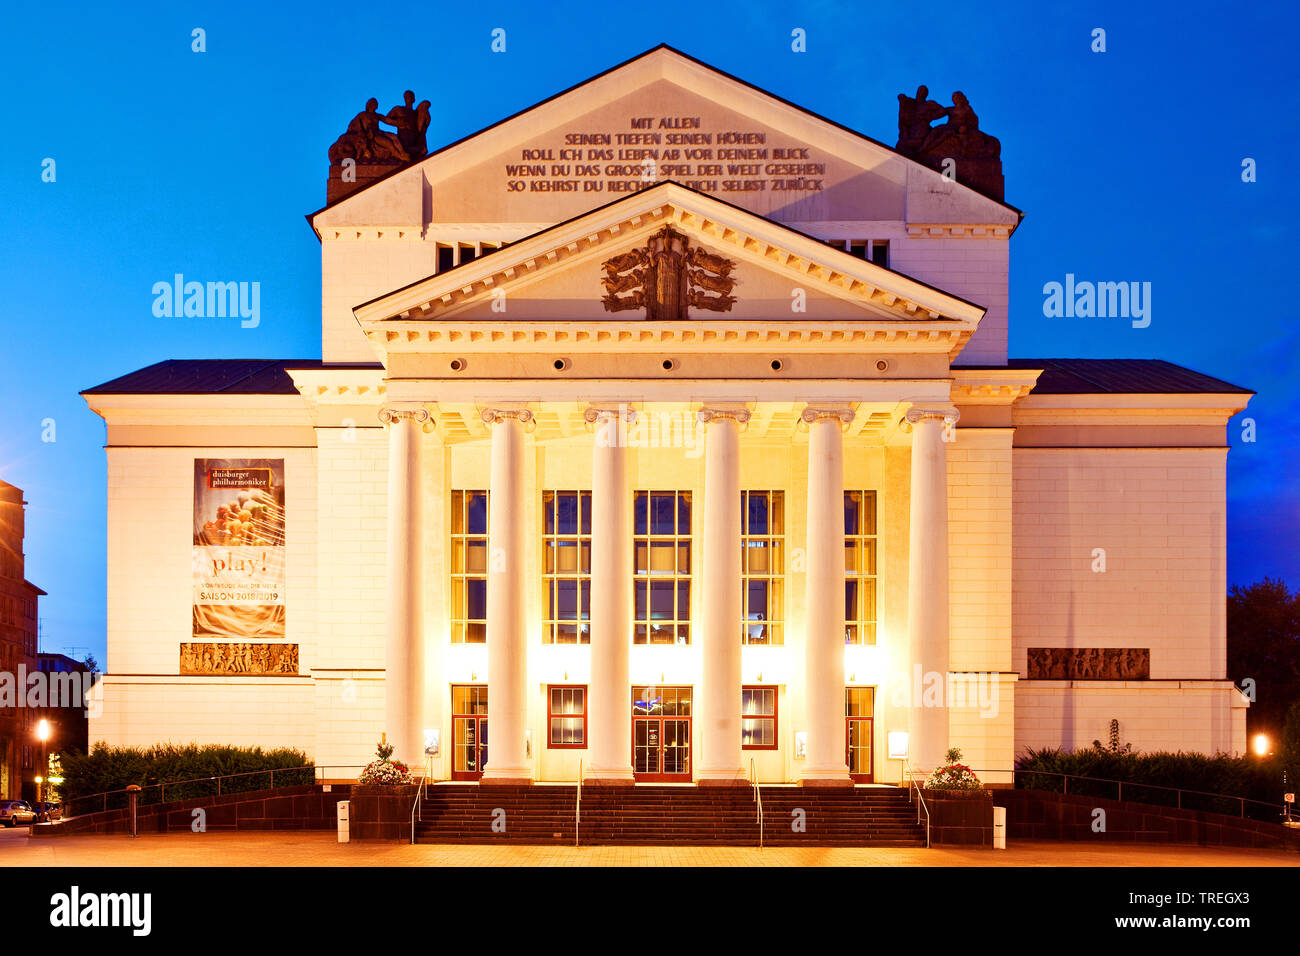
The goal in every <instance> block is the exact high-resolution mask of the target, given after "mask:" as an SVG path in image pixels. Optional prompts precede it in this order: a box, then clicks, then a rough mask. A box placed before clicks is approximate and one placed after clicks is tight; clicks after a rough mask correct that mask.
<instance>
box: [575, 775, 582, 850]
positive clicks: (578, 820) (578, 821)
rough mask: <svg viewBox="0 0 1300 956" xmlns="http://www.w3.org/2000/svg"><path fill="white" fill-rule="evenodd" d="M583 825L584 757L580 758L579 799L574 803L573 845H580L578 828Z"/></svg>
mask: <svg viewBox="0 0 1300 956" xmlns="http://www.w3.org/2000/svg"><path fill="white" fill-rule="evenodd" d="M581 826H582V758H581V757H579V758H578V801H577V803H575V804H574V805H573V845H574V846H577V845H578V829H579V828H580V827H581Z"/></svg>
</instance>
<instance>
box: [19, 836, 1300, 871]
mask: <svg viewBox="0 0 1300 956" xmlns="http://www.w3.org/2000/svg"><path fill="white" fill-rule="evenodd" d="M1296 865H1300V853H1294V852H1290V851H1286V850H1244V849H1234V848H1222V847H1197V846H1142V845H1126V844H1110V845H1101V844H1098V845H1086V844H1078V843H1042V842H1018V843H1015V844H1013V845H1012V846H1011V847H1010V848H1009V849H1007V850H1000V851H994V850H974V849H971V850H967V849H932V850H924V849H893V848H879V849H877V848H858V847H806V848H803V847H775V848H766V849H762V850H760V849H758V848H756V847H662V846H658V847H656V846H637V847H624V846H583V847H565V846H504V845H503V846H434V845H417V846H411V845H409V844H405V843H350V844H340V843H338V842H337V837H336V835H335V834H334V833H333V832H307V833H303V832H299V833H271V832H244V833H229V832H223V833H205V834H197V833H168V834H148V835H144V836H140V837H137V838H135V839H131V838H130V837H125V836H72V837H58V838H37V839H32V838H29V837H28V836H27V834H26V830H25V829H18V830H12V831H0V866H92V867H93V866H241V867H246V866H328V867H339V866H642V867H643V866H778V867H780V866H798V867H807V866H1057V867H1059V866H1103V867H1110V866H1192V867H1197V866H1205V867H1231V866H1296Z"/></svg>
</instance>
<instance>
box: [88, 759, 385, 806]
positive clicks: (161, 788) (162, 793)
mask: <svg viewBox="0 0 1300 956" xmlns="http://www.w3.org/2000/svg"><path fill="white" fill-rule="evenodd" d="M365 767H366V765H365V764H329V765H322V764H303V765H302V766H300V767H268V768H266V769H265V770H245V771H242V772H240V773H226V774H221V775H220V776H216V777H191V778H189V779H187V780H160V781H159V782H158V783H147V784H141V785H140V789H139V791H138V792H140V793H143V792H144V791H146V790H151V789H153V788H154V787H157V788H158V794H159V795H158V802H159V803H166V802H167V801H166V797H167V788H168V787H180V786H184V785H185V784H188V783H213V782H215V783H216V785H217V794H216V795H217V796H222V792H221V782H222V781H223V780H233V779H235V778H237V777H256V776H260V775H261V774H269V775H270V787H269V788H268V789H274V788H275V775H276V774H277V773H290V772H293V771H302V770H311V771H313V773H312V783H313V785H314V784H315V783H316V781H317V774H316V773H315V771H318V770H364V769H365ZM130 789H131V788H130V787H129V786H128V787H121V788H119V789H117V790H105V791H102V792H101V793H88V794H86V795H85V796H81V797H70V798H68V799H67V800H64V801H63V805H64V808H65V811H66V810H67V809H68V808H69V807H70V805H71V804H74V803H79V802H81V801H84V800H93V799H95V798H96V797H99V798H101V810H107V809H108V798H109V797H111V796H113V795H114V794H119V793H127V792H128V791H129V790H130ZM235 792H236V793H252V792H253V791H251V790H249V791H235ZM85 812H87V813H90V812H93V811H89V810H87V811H85ZM67 815H68V814H67V813H66V812H65V816H67Z"/></svg>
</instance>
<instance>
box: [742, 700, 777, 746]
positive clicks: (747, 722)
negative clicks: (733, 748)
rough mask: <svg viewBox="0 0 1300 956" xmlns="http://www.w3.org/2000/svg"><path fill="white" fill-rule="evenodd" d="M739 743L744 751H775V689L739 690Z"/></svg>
mask: <svg viewBox="0 0 1300 956" xmlns="http://www.w3.org/2000/svg"><path fill="white" fill-rule="evenodd" d="M740 743H741V746H742V747H743V748H744V749H745V750H775V749H776V688H775V687H759V686H746V687H742V688H741V690H740Z"/></svg>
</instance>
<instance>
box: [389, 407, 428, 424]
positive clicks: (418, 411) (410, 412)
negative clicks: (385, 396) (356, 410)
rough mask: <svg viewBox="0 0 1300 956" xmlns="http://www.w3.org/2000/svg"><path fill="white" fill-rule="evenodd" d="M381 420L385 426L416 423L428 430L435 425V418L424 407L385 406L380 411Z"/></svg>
mask: <svg viewBox="0 0 1300 956" xmlns="http://www.w3.org/2000/svg"><path fill="white" fill-rule="evenodd" d="M379 420H380V421H381V422H382V423H383V424H385V425H393V424H395V423H397V422H414V423H415V424H417V425H420V426H423V427H424V428H426V429H428V428H432V427H433V425H434V421H433V416H432V415H431V414H430V413H429V410H428V409H427V408H425V407H424V406H423V405H384V406H383V407H382V408H380V409H379Z"/></svg>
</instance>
